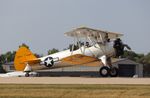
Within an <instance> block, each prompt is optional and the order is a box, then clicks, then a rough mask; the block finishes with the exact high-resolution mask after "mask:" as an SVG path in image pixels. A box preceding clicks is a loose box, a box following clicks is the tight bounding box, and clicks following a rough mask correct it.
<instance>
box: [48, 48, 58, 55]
mask: <svg viewBox="0 0 150 98" xmlns="http://www.w3.org/2000/svg"><path fill="white" fill-rule="evenodd" d="M57 52H59V50H58V49H55V48H53V49H52V50H48V55H50V54H54V53H57Z"/></svg>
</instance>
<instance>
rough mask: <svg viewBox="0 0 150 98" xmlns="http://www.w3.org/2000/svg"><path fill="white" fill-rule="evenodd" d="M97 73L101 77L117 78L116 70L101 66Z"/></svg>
mask: <svg viewBox="0 0 150 98" xmlns="http://www.w3.org/2000/svg"><path fill="white" fill-rule="evenodd" d="M99 73H100V75H101V76H102V77H108V76H110V77H116V76H118V68H116V67H107V66H103V67H101V68H100V70H99Z"/></svg>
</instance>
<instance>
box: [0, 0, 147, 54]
mask: <svg viewBox="0 0 150 98" xmlns="http://www.w3.org/2000/svg"><path fill="white" fill-rule="evenodd" d="M80 26H87V27H91V28H96V29H102V30H108V31H113V32H120V33H123V34H124V37H123V41H124V43H127V44H129V45H130V46H131V48H132V49H133V50H134V51H135V52H138V53H148V52H150V44H149V42H150V0H0V53H5V52H7V51H12V50H16V49H18V46H19V45H20V44H22V43H26V44H27V45H29V46H30V49H31V50H32V51H33V52H36V53H40V54H46V53H47V50H48V49H51V48H58V49H60V50H62V49H64V48H66V47H68V44H69V43H71V42H72V41H71V39H70V38H68V37H65V36H64V33H65V32H67V31H70V30H72V29H73V28H76V27H80Z"/></svg>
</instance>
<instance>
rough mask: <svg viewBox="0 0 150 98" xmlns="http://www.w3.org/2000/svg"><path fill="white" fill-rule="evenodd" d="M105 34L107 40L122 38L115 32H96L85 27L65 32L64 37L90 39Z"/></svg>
mask: <svg viewBox="0 0 150 98" xmlns="http://www.w3.org/2000/svg"><path fill="white" fill-rule="evenodd" d="M106 33H107V34H108V38H109V39H115V38H117V37H121V36H123V34H120V33H115V32H109V31H102V30H97V29H92V28H87V27H80V28H77V29H74V30H72V31H70V32H66V33H65V35H66V36H69V37H78V38H82V37H90V38H92V39H96V38H98V37H99V38H100V37H103V38H104V37H105V35H106Z"/></svg>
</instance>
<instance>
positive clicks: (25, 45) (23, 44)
mask: <svg viewBox="0 0 150 98" xmlns="http://www.w3.org/2000/svg"><path fill="white" fill-rule="evenodd" d="M22 46H24V47H26V48H28V49H29V46H28V45H27V44H25V43H22V45H20V46H19V48H20V47H22Z"/></svg>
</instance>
